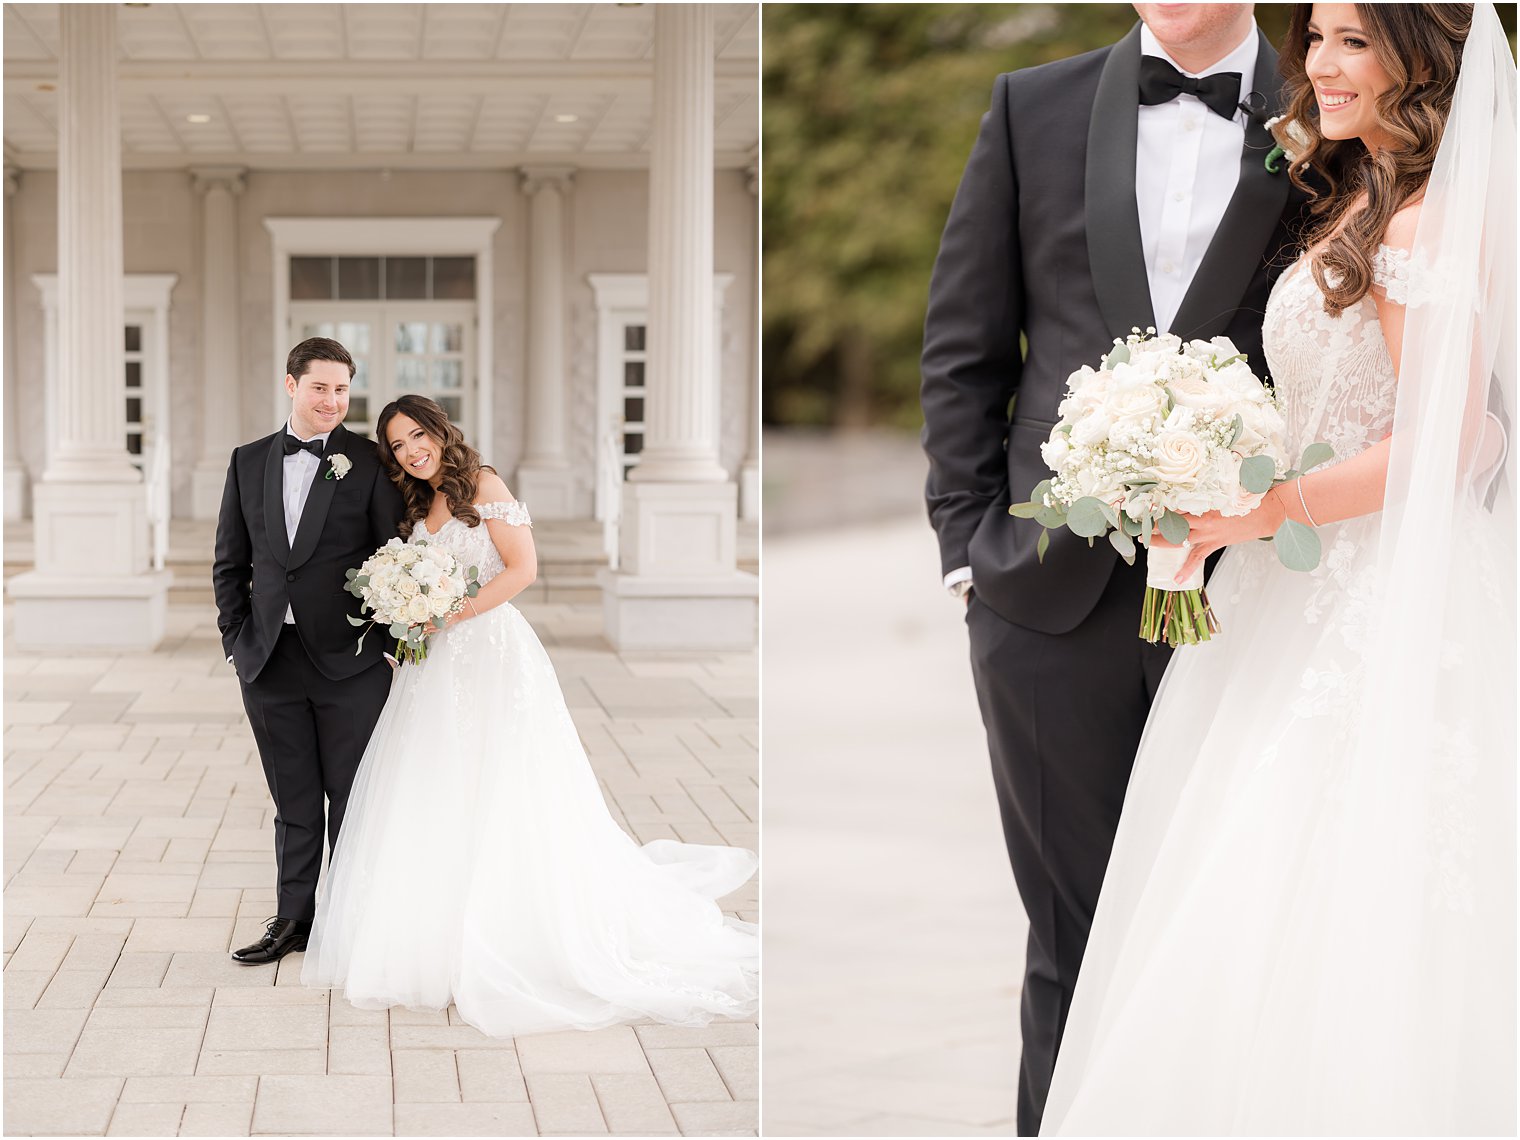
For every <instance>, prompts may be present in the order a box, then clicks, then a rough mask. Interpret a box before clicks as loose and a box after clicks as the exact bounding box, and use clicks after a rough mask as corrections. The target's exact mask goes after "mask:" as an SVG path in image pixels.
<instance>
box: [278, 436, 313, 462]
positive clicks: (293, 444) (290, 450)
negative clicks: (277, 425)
mask: <svg viewBox="0 0 1520 1140" xmlns="http://www.w3.org/2000/svg"><path fill="white" fill-rule="evenodd" d="M298 451H309V452H311V453H312V454H313V455H315V456H316V457H317V458H318V459H321V458H322V441H321V440H320V439H306V440H301V439H297V438H296V437H295V436H293V435H291V434H290V433H289V432H286V433H285V454H286V455H294V454H295V453H296V452H298Z"/></svg>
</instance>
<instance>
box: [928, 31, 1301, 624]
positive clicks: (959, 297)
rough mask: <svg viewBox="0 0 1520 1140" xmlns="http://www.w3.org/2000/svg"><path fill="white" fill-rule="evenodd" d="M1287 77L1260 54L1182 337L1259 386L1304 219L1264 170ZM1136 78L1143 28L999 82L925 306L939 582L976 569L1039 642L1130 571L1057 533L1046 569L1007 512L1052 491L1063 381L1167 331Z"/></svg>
mask: <svg viewBox="0 0 1520 1140" xmlns="http://www.w3.org/2000/svg"><path fill="white" fill-rule="evenodd" d="M1258 36H1260V33H1258ZM1276 69H1277V53H1276V52H1275V51H1273V50H1272V48H1271V46H1270V45H1269V44H1268V43H1267V41H1266V38H1265V37H1264V36H1261V37H1260V43H1259V48H1258V55H1257V64H1256V74H1255V76H1254V77H1246V78H1245V79H1244V80H1243V81H1242V84H1241V90H1242V93H1243V95H1244V93H1245V92H1249V91H1255V92H1257V93H1259V94H1260V95H1261V96H1262V97H1263V99H1264V100H1265V104H1266V110H1265V114H1264V115H1262V116H1260V117H1259V118H1256V119H1252V120H1251V121H1249V122H1248V124H1247V127H1246V133H1245V145H1244V147H1243V148H1242V153H1241V159H1240V180H1239V183H1238V185H1237V186H1236V189H1235V194H1234V197H1233V198H1231V200H1230V203H1229V206H1228V208H1227V209H1226V210H1225V214H1224V217H1223V218H1222V219H1221V221H1220V224H1219V229H1218V231H1217V232H1216V233H1215V235H1214V239H1213V242H1212V243H1211V244H1210V246H1209V248H1208V251H1207V253H1206V254H1205V256H1204V258H1203V262H1202V264H1201V265H1200V266H1199V268H1198V272H1197V273H1196V275H1195V276H1194V278H1193V281H1192V283H1191V285H1190V286H1189V288H1188V291H1187V294H1186V296H1185V297H1184V298H1183V301H1182V306H1181V308H1180V310H1179V311H1178V313H1177V319H1176V320H1175V321H1174V322H1173V325H1172V329H1171V331H1172V332H1174V333H1177V334H1178V335H1180V336H1182V337H1183V338H1184V339H1192V338H1194V337H1201V338H1204V339H1207V338H1209V337H1213V336H1220V335H1223V336H1228V337H1229V338H1230V339H1231V340H1233V341H1234V342H1235V344H1236V346H1237V347H1238V348H1239V349H1240V350H1241V351H1242V352H1244V353H1246V354H1247V355H1248V357H1249V358H1250V362H1251V366H1252V368H1253V369H1254V370H1255V372H1256V374H1257V375H1258V376H1261V377H1263V378H1264V379H1265V378H1266V365H1265V361H1264V360H1263V357H1262V348H1261V324H1262V316H1263V313H1264V311H1265V309H1266V303H1267V295H1268V293H1269V292H1270V291H1271V286H1272V282H1273V281H1274V280H1275V279H1276V277H1277V275H1278V274H1279V273H1280V272H1281V271H1282V269H1283V268H1284V267H1285V266H1286V264H1287V263H1288V262H1289V261H1290V260H1291V257H1290V255H1289V254H1288V251H1287V249H1286V248H1285V247H1287V246H1288V245H1289V244H1290V241H1291V235H1292V232H1293V231H1294V230H1295V229H1296V225H1295V222H1296V219H1297V217H1298V215H1299V213H1300V211H1301V208H1302V205H1303V203H1304V197H1303V195H1301V194H1299V193H1297V192H1293V193H1292V194H1291V195H1290V184H1289V181H1288V175H1287V170H1286V163H1282V164H1280V172H1279V173H1278V174H1275V175H1274V174H1271V173H1269V172H1268V171H1267V169H1266V165H1265V160H1266V157H1267V154H1268V152H1269V151H1270V150H1271V148H1272V146H1273V142H1272V139H1271V137H1270V135H1269V134H1268V133H1267V131H1266V129H1265V127H1264V125H1263V120H1264V119H1265V117H1266V116H1268V115H1272V114H1276V113H1277V107H1278V102H1279V94H1280V91H1279V88H1280V82H1279V80H1278V78H1277V74H1276ZM1139 75H1140V25H1139V24H1136V25H1135V28H1134V30H1133V31H1131V32H1130V33H1129V35H1127V36H1125V38H1124V39H1122V40H1121V41H1119V43H1117V44H1115V45H1113V46H1112V47H1108V48H1103V49H1100V50H1098V51H1095V52H1089V53H1087V54H1085V55H1080V56H1076V57H1074V58H1072V59H1066V60H1061V61H1058V62H1055V63H1049V64H1044V65H1041V66H1039V67H1032V68H1028V69H1026V70H1023V71H1017V72H1010V73H1008V74H1006V75H1000V76H999V77H998V79H997V82H996V84H995V85H994V87H993V93H992V107H991V109H990V110H989V111H988V112H987V114H986V115H985V116H984V117H983V119H982V126H981V133H980V134H979V135H978V137H977V140H976V145H975V147H974V148H973V149H972V152H971V158H970V160H969V161H968V162H967V164H966V171H965V174H964V175H963V176H962V178H961V184H960V188H959V190H957V192H956V195H955V203H954V205H953V206H952V207H951V210H950V218H949V221H948V222H947V223H946V225H945V233H944V237H943V238H942V239H941V242H940V251H939V257H938V259H937V260H936V262H935V265H934V276H933V279H932V281H931V284H930V287H929V306H928V314H927V317H926V319H925V324H924V353H923V393H922V395H923V412H924V432H923V443H924V449H925V451H926V452H927V453H928V456H929V478H928V484H927V488H926V494H927V498H928V504H929V516H930V520H931V522H932V523H933V525H934V529H935V531H936V533H937V534H938V537H939V546H940V558H941V566H942V572H943V573H949V572H950V571H951V570H954V569H956V568H958V567H961V566H970V567H971V570H972V575H973V577H974V579H975V583H976V593H977V596H978V597H979V598H980V599H981V600H982V601H984V602H985V603H986V604H987V605H989V606H990V607H991V608H992V609H993V610H994V611H996V612H997V613H999V614H1000V615H1002V616H1003V617H1004V618H1006V619H1008V620H1009V621H1013V622H1017V623H1018V624H1019V625H1022V626H1025V627H1027V628H1030V629H1034V630H1038V631H1040V632H1043V633H1052V634H1058V633H1066V632H1069V631H1070V630H1072V629H1074V628H1076V626H1077V625H1078V624H1080V623H1081V621H1082V620H1083V619H1084V618H1085V617H1086V616H1087V615H1088V614H1089V613H1090V612H1091V611H1092V608H1093V607H1094V606H1095V605H1096V604H1097V601H1098V598H1099V596H1100V595H1101V594H1102V592H1103V588H1104V586H1105V585H1106V584H1107V582H1108V579H1109V577H1110V575H1111V574H1112V572H1113V568H1114V565H1115V563H1116V562H1117V560H1118V555H1117V554H1116V553H1115V552H1114V550H1113V548H1112V547H1111V546H1109V544H1108V543H1107V542H1099V543H1098V544H1097V545H1096V546H1095V547H1092V548H1089V547H1088V545H1087V541H1086V540H1085V539H1082V538H1078V537H1076V536H1075V535H1073V534H1072V533H1071V532H1070V531H1067V530H1065V529H1064V528H1063V529H1061V530H1059V531H1056V532H1053V533H1052V534H1051V543H1050V549H1049V550H1048V551H1047V552H1046V555H1045V561H1044V563H1043V565H1042V564H1040V563H1039V562H1038V561H1037V558H1036V554H1035V544H1036V542H1037V541H1038V539H1039V536H1040V529H1041V528H1040V525H1039V523H1037V522H1035V521H1034V520H1032V519H1016V518H1012V517H1010V516H1009V514H1008V505H1009V503H1010V502H1023V501H1026V500H1027V499H1028V498H1029V493H1030V491H1031V490H1033V489H1034V486H1035V484H1036V483H1038V482H1039V481H1040V480H1041V479H1044V478H1048V477H1049V475H1050V469H1049V467H1047V466H1046V464H1045V462H1044V460H1042V459H1041V457H1040V451H1039V448H1040V444H1041V443H1043V442H1044V441H1045V440H1046V439H1047V438H1048V437H1049V434H1050V429H1051V428H1052V427H1054V426H1055V423H1056V420H1057V418H1058V414H1057V407H1058V406H1059V404H1060V403H1061V400H1062V399H1063V398H1064V397H1065V394H1066V378H1067V377H1068V376H1069V375H1070V374H1071V373H1072V372H1073V371H1075V370H1076V369H1077V368H1080V367H1081V366H1082V365H1083V364H1092V365H1094V366H1096V365H1097V363H1098V360H1099V358H1100V357H1101V356H1102V355H1103V354H1104V353H1105V352H1106V351H1107V349H1108V348H1109V346H1110V345H1111V344H1112V342H1113V339H1114V338H1115V337H1121V338H1122V337H1125V336H1127V335H1129V332H1130V330H1131V329H1132V328H1134V327H1139V328H1141V329H1144V328H1146V327H1147V326H1149V325H1153V324H1155V318H1154V316H1153V315H1152V309H1151V298H1150V287H1149V285H1148V283H1147V280H1146V273H1145V263H1144V255H1143V253H1142V251H1141V244H1140V218H1139V213H1138V210H1137V207H1136V205H1135V145H1136V138H1137V132H1138V126H1137V123H1138V103H1139V100H1138V89H1139V81H1140V80H1139ZM1021 334H1022V336H1023V338H1024V340H1025V341H1026V342H1027V352H1021V349H1020V335H1021ZM1015 396H1017V400H1016V401H1015ZM1010 402H1013V403H1014V411H1013V415H1012V422H1011V423H1010V421H1009V405H1010ZM1137 620H1138V618H1137Z"/></svg>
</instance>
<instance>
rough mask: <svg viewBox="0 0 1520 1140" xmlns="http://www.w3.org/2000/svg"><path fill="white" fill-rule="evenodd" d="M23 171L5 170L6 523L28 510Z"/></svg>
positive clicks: (13, 520) (8, 168)
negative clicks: (20, 403) (19, 269)
mask: <svg viewBox="0 0 1520 1140" xmlns="http://www.w3.org/2000/svg"><path fill="white" fill-rule="evenodd" d="M20 176H21V171H20V170H18V169H17V168H16V167H14V166H9V165H8V166H6V168H5V439H4V442H3V444H0V446H3V447H4V449H5V521H6V522H15V521H17V520H18V519H20V518H21V516H22V514H23V513H24V512H25V508H26V468H25V467H23V466H22V465H21V452H20V448H19V446H18V444H17V432H16V416H17V409H16V405H17V400H16V395H17V392H18V390H19V389H20V386H21V379H20V377H18V376H17V375H16V269H15V266H16V242H15V239H14V236H13V235H14V234H15V226H14V225H12V223H11V212H12V210H13V209H14V208H15V207H13V206H12V205H11V199H12V198H14V197H15V196H16V190H17V188H18V186H19V184H20Z"/></svg>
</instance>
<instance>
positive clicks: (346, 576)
mask: <svg viewBox="0 0 1520 1140" xmlns="http://www.w3.org/2000/svg"><path fill="white" fill-rule="evenodd" d="M358 574H359V571H357V570H345V571H343V580H344V581H345V582H352V581H353V580H354V579H355V578H356V577H357V576H358Z"/></svg>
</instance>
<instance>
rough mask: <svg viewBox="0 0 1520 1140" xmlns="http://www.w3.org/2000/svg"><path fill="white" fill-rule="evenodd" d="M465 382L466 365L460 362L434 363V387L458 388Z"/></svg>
mask: <svg viewBox="0 0 1520 1140" xmlns="http://www.w3.org/2000/svg"><path fill="white" fill-rule="evenodd" d="M463 382H464V365H463V364H462V363H461V362H460V361H458V360H435V361H433V387H435V388H458V387H460V385H461V384H462V383H463Z"/></svg>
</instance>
